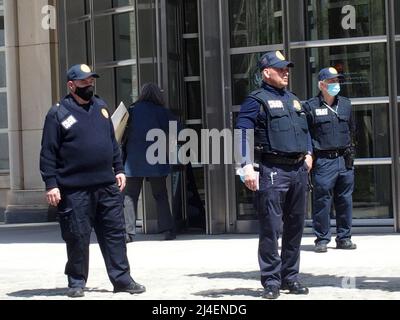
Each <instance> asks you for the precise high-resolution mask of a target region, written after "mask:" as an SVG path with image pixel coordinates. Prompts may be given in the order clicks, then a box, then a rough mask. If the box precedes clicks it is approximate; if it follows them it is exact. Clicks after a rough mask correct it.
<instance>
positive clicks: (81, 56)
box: [67, 21, 92, 66]
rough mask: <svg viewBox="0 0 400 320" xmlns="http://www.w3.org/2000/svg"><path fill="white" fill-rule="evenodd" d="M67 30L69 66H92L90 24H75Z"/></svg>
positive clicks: (70, 25)
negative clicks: (80, 64) (82, 64)
mask: <svg viewBox="0 0 400 320" xmlns="http://www.w3.org/2000/svg"><path fill="white" fill-rule="evenodd" d="M67 28H68V31H67V48H68V65H69V66H72V65H74V64H79V63H86V64H87V65H89V66H90V65H92V50H91V41H90V23H89V22H88V21H86V22H80V23H73V24H69V25H68V27H67Z"/></svg>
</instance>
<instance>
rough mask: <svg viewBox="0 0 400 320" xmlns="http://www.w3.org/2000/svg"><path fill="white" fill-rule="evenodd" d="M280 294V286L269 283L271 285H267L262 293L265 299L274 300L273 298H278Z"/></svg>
mask: <svg viewBox="0 0 400 320" xmlns="http://www.w3.org/2000/svg"><path fill="white" fill-rule="evenodd" d="M279 295H280V292H279V287H278V286H273V285H269V286H266V287H265V289H264V292H263V294H262V297H263V298H264V299H270V300H272V299H278V297H279Z"/></svg>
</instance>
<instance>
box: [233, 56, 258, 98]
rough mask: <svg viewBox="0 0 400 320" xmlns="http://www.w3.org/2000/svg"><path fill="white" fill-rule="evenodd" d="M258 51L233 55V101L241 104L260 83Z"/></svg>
mask: <svg viewBox="0 0 400 320" xmlns="http://www.w3.org/2000/svg"><path fill="white" fill-rule="evenodd" d="M259 57H260V54H258V53H250V54H238V55H233V56H231V70H232V102H233V104H234V105H239V104H241V103H242V102H243V100H244V99H245V98H246V96H247V95H248V94H249V93H250V92H251V91H252V90H254V89H256V88H257V87H258V85H259V82H258V80H259V77H258V76H259V71H258V68H257V61H258V59H259Z"/></svg>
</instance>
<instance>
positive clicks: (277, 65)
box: [270, 61, 294, 68]
mask: <svg viewBox="0 0 400 320" xmlns="http://www.w3.org/2000/svg"><path fill="white" fill-rule="evenodd" d="M270 67H271V68H293V67H294V64H293V62H290V61H279V62H277V63H275V64H273V65H271V66H270Z"/></svg>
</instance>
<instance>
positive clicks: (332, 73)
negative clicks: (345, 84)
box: [318, 67, 344, 81]
mask: <svg viewBox="0 0 400 320" xmlns="http://www.w3.org/2000/svg"><path fill="white" fill-rule="evenodd" d="M335 78H344V76H343V75H342V74H340V73H339V72H338V71H337V70H336V69H335V68H333V67H329V68H324V69H322V70H321V71H320V72H319V74H318V80H319V81H324V80H328V79H335Z"/></svg>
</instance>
